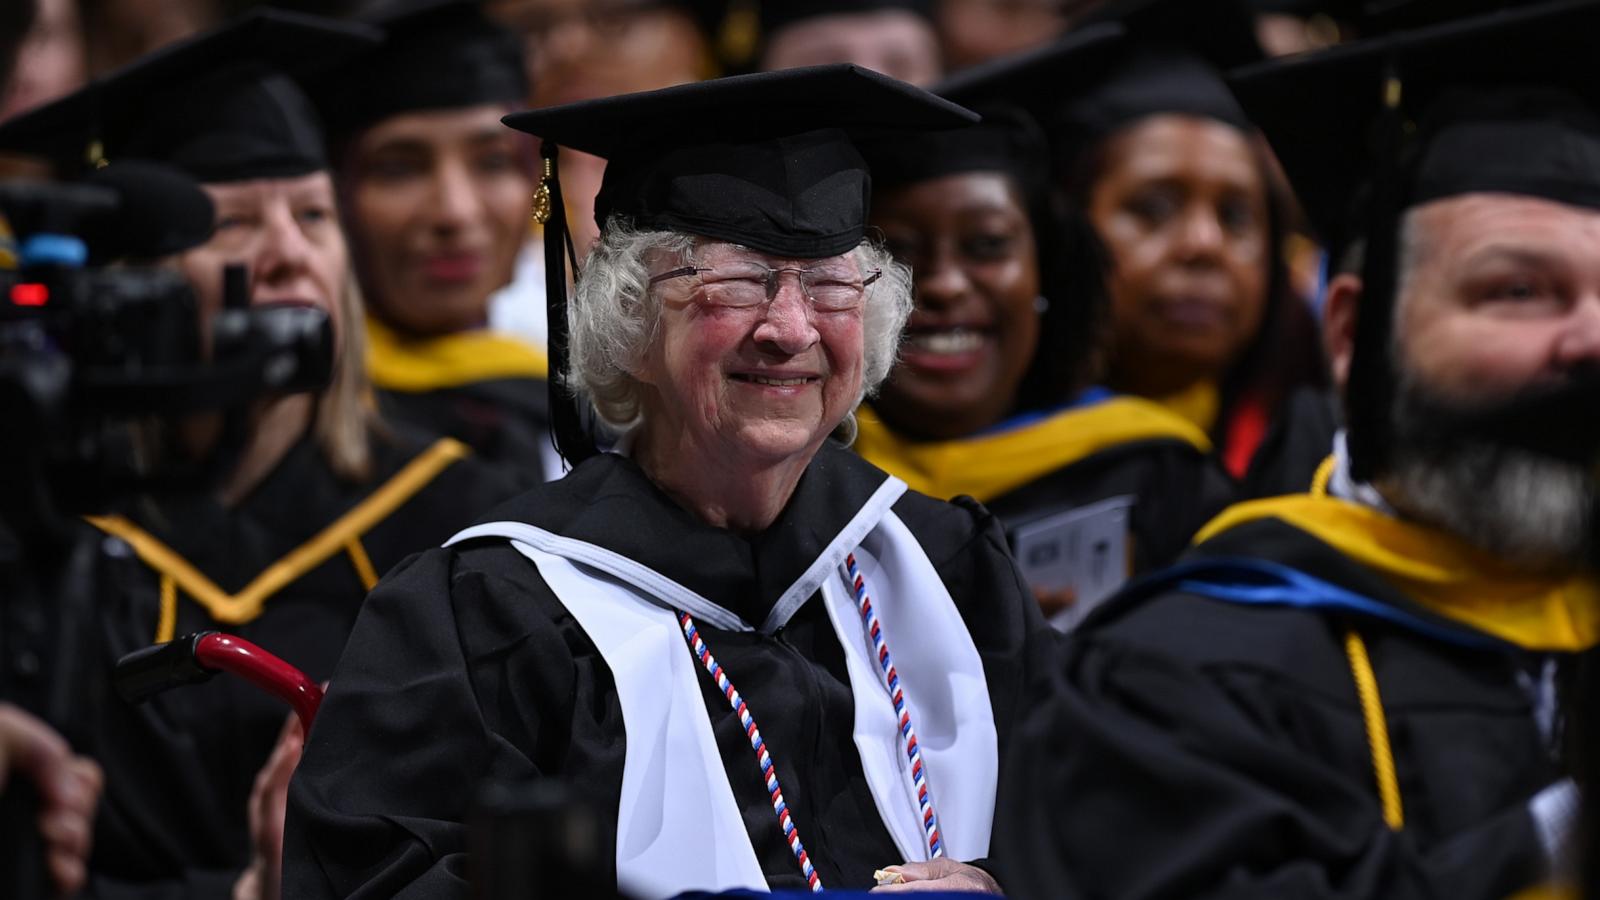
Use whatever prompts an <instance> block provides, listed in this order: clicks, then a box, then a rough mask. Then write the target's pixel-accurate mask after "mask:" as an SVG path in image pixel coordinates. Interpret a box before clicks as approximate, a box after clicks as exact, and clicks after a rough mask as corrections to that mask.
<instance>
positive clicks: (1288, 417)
mask: <svg viewBox="0 0 1600 900" xmlns="http://www.w3.org/2000/svg"><path fill="white" fill-rule="evenodd" d="M1339 422H1340V415H1339V398H1338V397H1337V396H1335V395H1334V393H1333V392H1332V391H1329V390H1327V389H1325V388H1315V387H1298V388H1295V389H1294V390H1293V391H1291V392H1290V393H1289V396H1288V397H1287V398H1285V399H1284V402H1283V406H1282V408H1281V410H1280V411H1279V413H1278V415H1277V417H1275V418H1274V419H1273V420H1272V427H1271V429H1270V430H1269V431H1268V432H1267V435H1266V437H1265V438H1263V439H1262V441H1261V446H1259V447H1257V448H1256V452H1255V454H1254V455H1253V456H1251V458H1250V468H1249V469H1248V470H1247V471H1246V472H1245V475H1244V480H1243V482H1242V483H1241V485H1240V487H1239V499H1241V500H1248V499H1252V498H1255V497H1276V496H1278V495H1280V494H1303V493H1305V492H1306V491H1308V490H1310V489H1311V480H1312V477H1313V476H1314V475H1315V474H1316V471H1317V467H1318V466H1320V465H1322V461H1323V460H1325V459H1327V458H1328V454H1330V453H1332V452H1333V436H1334V434H1336V433H1337V432H1338V430H1339Z"/></svg>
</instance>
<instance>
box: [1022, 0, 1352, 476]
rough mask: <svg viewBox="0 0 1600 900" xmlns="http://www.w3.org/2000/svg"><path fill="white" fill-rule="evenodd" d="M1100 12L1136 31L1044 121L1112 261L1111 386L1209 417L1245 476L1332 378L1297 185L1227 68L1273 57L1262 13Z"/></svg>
mask: <svg viewBox="0 0 1600 900" xmlns="http://www.w3.org/2000/svg"><path fill="white" fill-rule="evenodd" d="M1096 16H1097V17H1098V18H1103V19H1106V20H1112V21H1119V22H1121V23H1123V24H1124V25H1125V26H1126V27H1127V28H1128V31H1129V35H1130V40H1129V41H1128V42H1127V44H1126V46H1125V48H1124V49H1123V50H1122V51H1121V52H1119V53H1117V54H1115V55H1114V56H1112V57H1111V58H1110V59H1108V60H1106V61H1104V62H1102V63H1101V64H1099V65H1096V66H1093V67H1089V68H1087V69H1086V70H1084V71H1083V72H1079V73H1074V74H1073V75H1072V76H1071V78H1072V81H1073V86H1071V87H1063V88H1061V89H1060V90H1059V91H1058V93H1057V95H1056V97H1055V98H1052V101H1051V102H1050V109H1049V112H1048V114H1047V115H1046V116H1045V119H1046V122H1047V125H1048V127H1049V130H1050V135H1051V140H1052V142H1053V143H1054V145H1055V151H1056V177H1057V180H1058V183H1059V186H1060V187H1061V189H1063V190H1064V191H1065V193H1066V196H1067V198H1068V202H1070V203H1071V204H1072V205H1073V206H1075V207H1076V208H1079V209H1081V210H1083V211H1084V214H1085V215H1086V216H1088V218H1089V221H1090V222H1091V223H1092V224H1093V225H1094V228H1095V231H1096V233H1097V234H1098V235H1099V236H1100V239H1101V240H1102V241H1103V242H1104V243H1105V246H1106V249H1107V251H1108V254H1109V257H1110V261H1111V268H1110V274H1109V276H1108V285H1109V288H1110V293H1111V315H1110V324H1111V327H1110V330H1109V334H1108V336H1107V342H1106V351H1107V366H1108V368H1107V373H1106V378H1107V383H1108V384H1109V385H1110V386H1111V387H1113V388H1115V389H1117V390H1121V391H1126V392H1128V393H1131V394H1136V395H1138V396H1142V397H1147V398H1149V399H1151V400H1154V401H1156V402H1158V403H1161V404H1163V405H1165V406H1167V407H1168V408H1169V409H1171V410H1172V411H1174V412H1176V413H1178V414H1179V415H1182V416H1183V417H1185V418H1187V419H1189V420H1190V421H1191V422H1193V423H1194V424H1196V425H1198V426H1199V427H1200V428H1202V429H1204V430H1205V431H1206V432H1207V433H1208V434H1209V435H1210V437H1211V440H1212V443H1213V444H1214V445H1215V447H1216V450H1215V452H1216V454H1217V457H1218V459H1219V460H1220V461H1221V462H1222V464H1223V465H1224V467H1225V468H1226V469H1227V470H1228V472H1229V473H1230V474H1232V475H1233V476H1234V477H1235V478H1238V479H1246V478H1247V476H1248V475H1249V474H1250V473H1251V471H1252V470H1253V469H1255V470H1260V469H1263V468H1267V469H1271V468H1273V467H1276V466H1278V465H1280V461H1279V460H1277V459H1273V458H1271V453H1270V452H1269V453H1267V454H1262V458H1259V459H1258V458H1257V450H1258V449H1259V448H1260V447H1261V446H1262V442H1263V439H1264V437H1265V436H1266V435H1267V433H1268V431H1269V430H1270V428H1271V426H1272V423H1273V422H1274V421H1275V420H1277V419H1278V418H1280V417H1281V416H1282V415H1283V414H1284V411H1285V403H1286V401H1287V400H1288V398H1289V396H1290V394H1291V393H1292V392H1293V391H1294V389H1295V388H1297V387H1299V386H1302V385H1311V386H1323V385H1326V383H1327V377H1326V372H1325V370H1324V365H1323V362H1322V358H1321V354H1320V352H1319V347H1318V344H1317V340H1316V329H1315V325H1314V323H1313V322H1312V320H1311V317H1310V314H1309V311H1308V310H1307V308H1306V306H1305V304H1304V303H1303V302H1301V301H1300V299H1299V298H1298V297H1296V296H1295V295H1294V293H1293V291H1292V290H1291V285H1290V282H1289V277H1288V270H1287V267H1286V264H1285V241H1286V240H1287V237H1288V220H1287V216H1288V208H1289V207H1288V203H1289V201H1288V198H1287V196H1286V195H1285V194H1284V193H1283V192H1282V191H1281V190H1280V189H1279V188H1278V186H1277V185H1276V184H1275V182H1274V179H1273V173H1272V162H1271V159H1270V157H1269V155H1268V152H1267V150H1266V149H1265V147H1264V146H1263V145H1262V143H1261V142H1260V140H1259V138H1258V137H1257V135H1256V131H1255V128H1254V126H1253V125H1251V123H1250V121H1249V119H1248V118H1247V117H1246V116H1245V114H1244V112H1243V110H1241V109H1240V108H1239V104H1238V102H1237V101H1236V100H1235V99H1234V97H1233V95H1232V93H1231V92H1230V91H1229V90H1228V87H1227V85H1226V84H1225V83H1224V82H1223V80H1222V77H1221V75H1220V69H1221V68H1225V67H1229V66H1234V65H1240V64H1243V63H1246V62H1250V61H1253V60H1256V59H1259V58H1260V57H1261V50H1260V47H1259V46H1258V45H1257V44H1256V42H1255V38H1254V31H1253V27H1252V21H1253V20H1252V17H1251V15H1250V14H1249V11H1248V10H1247V9H1245V8H1244V6H1243V5H1242V4H1241V3H1239V2H1237V0H1225V2H1218V3H1189V2H1184V0H1118V2H1115V3H1111V4H1108V5H1107V6H1106V7H1104V8H1103V9H1102V10H1100V11H1099V12H1097V13H1096ZM1313 465H1314V463H1313ZM1306 474H1307V476H1309V472H1307V473H1306ZM1294 487H1300V485H1294Z"/></svg>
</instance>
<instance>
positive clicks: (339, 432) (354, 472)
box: [313, 273, 382, 482]
mask: <svg viewBox="0 0 1600 900" xmlns="http://www.w3.org/2000/svg"><path fill="white" fill-rule="evenodd" d="M338 302H339V310H338V316H339V321H340V323H341V326H340V334H339V344H338V347H337V348H336V356H335V359H334V364H333V377H332V379H331V380H330V381H329V382H328V386H327V387H326V388H323V390H322V393H321V394H320V395H318V397H317V412H316V422H315V424H314V425H313V430H314V434H315V435H316V439H317V446H318V448H319V449H320V450H321V451H322V456H323V458H324V459H326V460H327V462H328V465H329V466H330V467H331V468H332V469H333V471H334V474H336V475H338V476H339V477H340V478H342V479H344V480H346V481H358V482H359V481H366V480H367V479H369V478H371V477H372V438H373V433H374V432H375V431H377V430H378V429H380V428H381V427H382V422H381V420H380V419H379V417H378V404H377V401H376V399H375V398H374V396H373V393H372V382H371V381H370V380H369V379H368V377H367V329H366V312H365V304H364V303H362V300H361V289H360V288H359V287H358V286H357V285H356V279H355V275H354V274H353V273H352V274H350V275H348V276H346V278H345V283H344V289H343V290H342V291H340V292H339V301H338Z"/></svg>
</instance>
